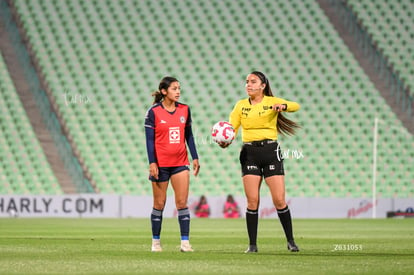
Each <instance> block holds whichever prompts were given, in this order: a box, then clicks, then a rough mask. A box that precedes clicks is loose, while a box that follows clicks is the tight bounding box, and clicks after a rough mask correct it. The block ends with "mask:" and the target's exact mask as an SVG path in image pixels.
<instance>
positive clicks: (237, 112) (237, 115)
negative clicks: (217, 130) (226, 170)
mask: <svg viewBox="0 0 414 275" xmlns="http://www.w3.org/2000/svg"><path fill="white" fill-rule="evenodd" d="M239 105H240V104H239V102H238V103H237V104H236V105H235V106H234V108H233V110H232V111H231V113H230V116H229V123H230V124H231V125H233V129H234V132H235V137H236V136H237V133H238V131H239V128H240V125H241V115H242V113H241V108H240V106H239ZM230 144H231V143H218V145H219V146H220V147H221V148H226V147H228V146H229V145H230Z"/></svg>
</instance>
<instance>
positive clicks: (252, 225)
mask: <svg viewBox="0 0 414 275" xmlns="http://www.w3.org/2000/svg"><path fill="white" fill-rule="evenodd" d="M246 92H247V95H248V98H245V99H242V100H240V101H238V102H237V103H236V105H235V106H234V108H233V111H232V112H231V114H230V119H229V122H230V123H231V124H233V127H234V129H235V130H236V132H237V131H238V129H239V128H240V126H241V127H242V140H243V147H242V150H241V152H240V164H241V170H242V177H243V186H244V191H245V195H246V199H247V211H246V225H247V232H248V236H249V241H250V244H249V247H248V249H247V250H246V251H245V252H246V253H252V252H253V253H254V252H257V251H258V249H257V243H256V239H257V226H258V208H259V201H260V197H259V196H260V186H261V182H262V178H264V180H265V182H266V184H267V186H268V187H269V189H270V193H271V196H272V200H273V204H274V206H275V207H276V210H277V214H278V216H279V220H280V222H281V224H282V227H283V230H284V232H285V236H286V239H287V248H288V250H290V251H292V252H297V251H299V248H298V246H297V245H296V244H295V241H294V238H293V230H292V219H291V215H290V210H289V207H288V205H287V204H286V200H285V181H284V169H283V158H282V154H281V151H280V147H279V144H278V142H277V136H278V133H280V134H289V135H292V134H294V133H295V129H296V128H299V125H298V124H297V123H295V122H294V121H291V120H290V119H287V118H286V117H285V116H283V114H282V112H295V111H297V110H299V108H300V106H299V104H298V103H296V102H293V101H287V100H284V99H282V98H277V97H274V96H273V94H272V90H271V88H270V84H269V80H268V79H267V78H266V76H265V75H264V74H263V73H262V72H258V71H254V72H252V73H250V74H249V75H248V76H247V78H246ZM219 145H220V146H221V147H223V148H224V147H227V146H228V145H229V144H224V143H222V144H219Z"/></svg>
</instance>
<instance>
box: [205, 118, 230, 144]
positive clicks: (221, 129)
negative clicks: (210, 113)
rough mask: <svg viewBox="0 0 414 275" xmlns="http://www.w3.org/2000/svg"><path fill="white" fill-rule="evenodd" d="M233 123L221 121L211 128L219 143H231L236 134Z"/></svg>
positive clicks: (213, 136) (214, 139)
mask: <svg viewBox="0 0 414 275" xmlns="http://www.w3.org/2000/svg"><path fill="white" fill-rule="evenodd" d="M235 134H236V133H235V132H234V128H233V125H231V124H230V123H228V122H227V121H219V122H217V123H216V124H214V125H213V128H211V137H212V138H213V141H214V142H217V143H229V144H230V143H231V142H232V141H233V139H234V136H235Z"/></svg>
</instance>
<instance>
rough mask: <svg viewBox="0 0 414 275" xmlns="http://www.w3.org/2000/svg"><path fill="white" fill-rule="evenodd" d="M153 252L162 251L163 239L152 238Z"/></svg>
mask: <svg viewBox="0 0 414 275" xmlns="http://www.w3.org/2000/svg"><path fill="white" fill-rule="evenodd" d="M151 252H162V247H161V240H155V239H152V245H151Z"/></svg>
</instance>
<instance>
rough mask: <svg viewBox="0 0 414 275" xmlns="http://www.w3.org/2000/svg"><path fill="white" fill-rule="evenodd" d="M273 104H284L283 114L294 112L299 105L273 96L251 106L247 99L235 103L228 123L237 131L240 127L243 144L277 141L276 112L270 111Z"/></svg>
mask: <svg viewBox="0 0 414 275" xmlns="http://www.w3.org/2000/svg"><path fill="white" fill-rule="evenodd" d="M275 104H286V105H287V109H286V111H285V112H296V111H297V110H299V108H300V105H299V104H298V103H296V102H294V101H287V100H284V99H282V98H278V97H273V96H264V97H263V100H262V102H260V103H257V104H255V105H251V104H250V101H249V98H245V99H242V100H240V101H238V102H237V103H236V105H235V106H234V108H233V111H232V112H231V114H230V118H229V122H230V123H231V124H232V125H233V127H234V130H236V133H237V131H238V130H239V128H240V125H241V126H242V129H243V131H242V140H243V142H252V141H258V140H263V139H272V140H277V130H276V123H277V116H278V114H279V113H278V112H275V111H273V110H272V106H273V105H275Z"/></svg>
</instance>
